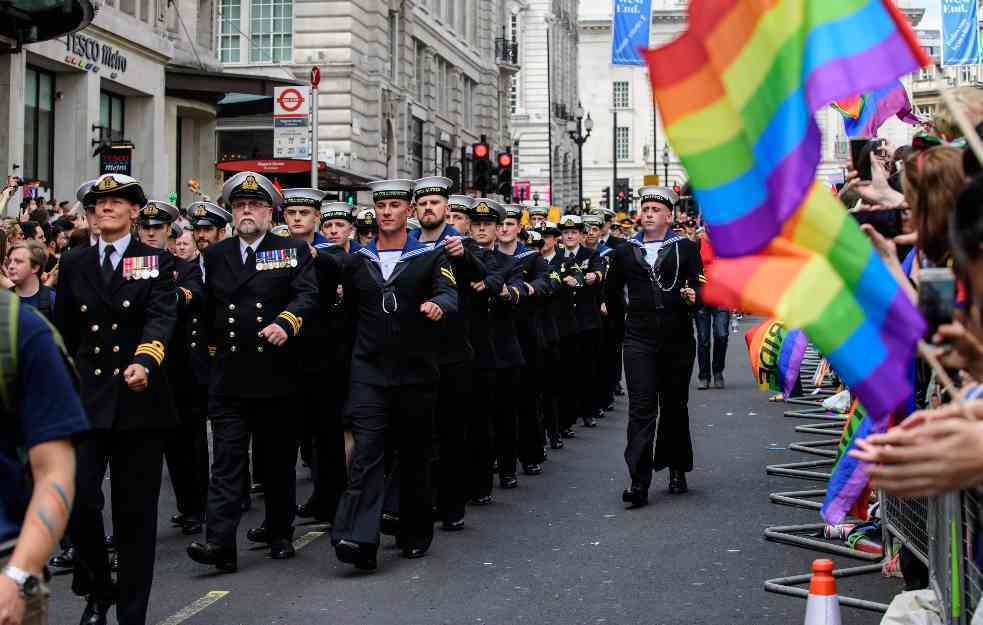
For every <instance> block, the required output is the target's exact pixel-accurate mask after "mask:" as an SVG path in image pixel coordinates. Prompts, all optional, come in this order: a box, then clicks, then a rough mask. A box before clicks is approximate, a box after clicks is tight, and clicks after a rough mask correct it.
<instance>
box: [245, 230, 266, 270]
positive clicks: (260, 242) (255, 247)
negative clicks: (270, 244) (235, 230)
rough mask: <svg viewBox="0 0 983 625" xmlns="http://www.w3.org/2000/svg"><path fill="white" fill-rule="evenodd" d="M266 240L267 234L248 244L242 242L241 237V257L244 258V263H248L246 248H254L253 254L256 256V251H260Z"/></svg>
mask: <svg viewBox="0 0 983 625" xmlns="http://www.w3.org/2000/svg"><path fill="white" fill-rule="evenodd" d="M265 238H266V233H265V232H264V233H263V234H262V235H260V237H259V238H258V239H256V240H255V241H253V242H252V243H246V242H245V241H243V240H242V237H239V256H241V257H242V262H243V263H245V262H246V248H247V247H251V248H253V253H254V254H255V253H256V250H257V249H259V246H260V245H261V244H262V243H263V239H265Z"/></svg>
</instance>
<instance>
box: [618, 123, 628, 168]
mask: <svg viewBox="0 0 983 625" xmlns="http://www.w3.org/2000/svg"><path fill="white" fill-rule="evenodd" d="M614 152H615V156H617V158H618V160H619V161H627V160H629V159H631V129H630V128H628V127H627V126H618V131H617V134H616V135H615V142H614Z"/></svg>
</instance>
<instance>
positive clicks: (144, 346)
mask: <svg viewBox="0 0 983 625" xmlns="http://www.w3.org/2000/svg"><path fill="white" fill-rule="evenodd" d="M141 354H143V355H145V356H150V357H151V358H153V359H154V362H156V363H157V366H158V367H159V366H160V365H161V364H162V363H163V362H164V344H163V343H161V342H160V341H151V342H149V343H140V344H139V345H137V351H136V352H134V354H133V355H134V356H139V355H141Z"/></svg>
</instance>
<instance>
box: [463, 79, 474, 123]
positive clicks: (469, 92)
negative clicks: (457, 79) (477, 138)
mask: <svg viewBox="0 0 983 625" xmlns="http://www.w3.org/2000/svg"><path fill="white" fill-rule="evenodd" d="M461 86H462V89H463V90H464V127H465V128H473V127H474V94H475V89H477V87H478V85H477V83H475V81H473V80H471V79H470V78H468V77H467V76H465V77H464V79H463V80H462V81H461Z"/></svg>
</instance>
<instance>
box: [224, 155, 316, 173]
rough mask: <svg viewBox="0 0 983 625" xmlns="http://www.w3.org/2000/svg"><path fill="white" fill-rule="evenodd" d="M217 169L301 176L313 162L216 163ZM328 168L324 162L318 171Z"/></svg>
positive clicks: (269, 160) (288, 160)
mask: <svg viewBox="0 0 983 625" xmlns="http://www.w3.org/2000/svg"><path fill="white" fill-rule="evenodd" d="M215 167H216V168H218V169H220V170H222V171H231V172H240V171H254V172H256V173H258V174H299V173H302V172H305V171H307V172H309V171H310V170H311V162H310V161H308V160H304V159H299V158H270V159H260V160H255V161H225V162H222V163H216V165H215ZM327 168H328V166H327V165H326V164H325V163H324V161H319V162H318V164H317V169H318V171H325V170H326V169H327Z"/></svg>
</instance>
